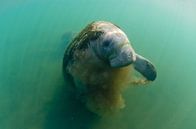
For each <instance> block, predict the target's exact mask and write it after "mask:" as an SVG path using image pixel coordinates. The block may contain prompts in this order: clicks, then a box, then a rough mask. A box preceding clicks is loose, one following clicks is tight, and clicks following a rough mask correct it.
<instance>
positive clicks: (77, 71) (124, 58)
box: [63, 21, 157, 115]
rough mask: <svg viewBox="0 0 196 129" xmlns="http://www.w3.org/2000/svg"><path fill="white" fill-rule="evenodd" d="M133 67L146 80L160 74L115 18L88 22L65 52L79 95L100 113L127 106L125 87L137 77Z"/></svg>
mask: <svg viewBox="0 0 196 129" xmlns="http://www.w3.org/2000/svg"><path fill="white" fill-rule="evenodd" d="M133 70H135V71H137V72H139V73H140V74H141V76H143V77H144V78H145V82H150V81H154V80H155V79H156V76H157V73H156V69H155V67H154V65H153V64H152V63H151V62H150V61H149V60H147V59H146V58H144V57H143V56H141V55H139V54H137V53H136V52H135V50H134V49H133V47H132V46H131V43H130V41H129V39H128V37H127V36H126V34H125V33H124V32H123V31H122V30H121V28H120V27H118V26H117V25H115V24H113V23H111V22H106V21H95V22H92V23H90V24H88V25H87V26H86V27H85V28H84V29H83V30H82V31H81V32H80V33H78V35H76V36H75V38H73V40H72V41H71V42H70V43H69V45H68V47H67V48H66V50H65V53H64V59H63V73H64V75H66V76H67V75H68V76H69V80H70V81H73V83H74V87H75V89H76V90H77V91H78V94H79V99H80V100H81V101H82V102H84V103H85V105H86V106H87V108H88V109H89V110H90V111H92V112H95V113H97V114H99V115H103V114H107V113H111V112H115V111H117V110H119V109H121V108H123V107H124V100H123V98H122V95H121V94H122V89H124V87H125V85H128V84H131V82H132V81H133V80H134V79H133V77H132V76H134V75H133V72H132V71H133ZM131 80H132V81H131ZM142 82H143V81H141V82H140V81H138V83H139V84H140V83H141V84H143V83H142Z"/></svg>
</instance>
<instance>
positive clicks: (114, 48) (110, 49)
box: [89, 22, 156, 81]
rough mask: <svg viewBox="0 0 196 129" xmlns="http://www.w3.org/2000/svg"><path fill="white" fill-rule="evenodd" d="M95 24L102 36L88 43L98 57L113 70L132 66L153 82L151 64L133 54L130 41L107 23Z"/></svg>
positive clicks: (121, 32) (153, 75)
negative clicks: (106, 61) (106, 62)
mask: <svg viewBox="0 0 196 129" xmlns="http://www.w3.org/2000/svg"><path fill="white" fill-rule="evenodd" d="M97 24H98V25H97V28H99V29H101V30H102V31H104V34H103V35H102V36H100V37H99V38H98V39H97V40H95V41H92V42H90V44H89V46H90V47H91V48H93V50H94V51H95V52H96V54H97V55H98V56H99V57H102V58H103V59H105V60H108V61H109V63H110V66H111V67H114V68H119V67H124V66H127V65H130V64H133V66H134V68H135V69H136V70H137V71H138V72H140V73H141V74H142V75H143V76H144V77H146V79H148V80H150V81H153V80H155V78H156V70H155V68H154V66H153V65H152V63H151V62H150V61H148V60H147V59H145V58H144V57H142V56H140V55H138V54H136V53H135V51H134V49H133V48H132V46H131V44H130V41H129V40H128V38H127V36H126V35H125V33H124V32H123V31H122V30H120V28H118V27H117V26H115V25H113V24H111V23H108V22H97Z"/></svg>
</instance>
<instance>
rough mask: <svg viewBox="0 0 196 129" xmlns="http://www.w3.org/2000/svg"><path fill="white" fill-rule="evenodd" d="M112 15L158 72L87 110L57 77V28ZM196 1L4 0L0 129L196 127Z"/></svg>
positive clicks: (61, 44) (0, 8) (76, 27)
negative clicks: (120, 100) (116, 103)
mask: <svg viewBox="0 0 196 129" xmlns="http://www.w3.org/2000/svg"><path fill="white" fill-rule="evenodd" d="M96 20H106V21H111V22H113V23H115V24H117V25H118V26H120V27H121V28H122V29H123V30H124V31H125V32H126V34H127V35H128V37H129V38H130V40H131V41H132V45H133V47H134V48H135V50H136V51H137V52H138V53H140V54H142V55H144V56H145V57H147V58H148V59H150V60H151V61H152V62H153V63H154V64H155V66H156V68H157V72H158V78H157V79H156V81H155V82H153V83H151V84H149V85H148V86H146V87H144V86H139V87H130V88H128V89H126V91H125V93H124V97H125V100H126V108H125V109H123V110H122V111H121V112H120V113H117V114H115V115H113V116H111V117H107V118H100V117H97V116H96V115H94V114H93V113H90V112H88V111H87V109H85V107H83V106H82V104H81V103H79V102H77V101H76V100H75V99H74V97H73V96H72V95H73V94H72V92H71V90H70V89H69V88H67V86H68V85H71V84H70V82H69V81H66V80H64V79H63V76H62V59H63V53H64V49H65V46H66V44H65V42H66V41H62V35H63V34H65V33H67V32H74V33H75V32H79V31H80V30H81V29H82V28H83V27H85V26H86V24H88V23H90V22H92V21H96ZM195 34H196V1H194V0H187V1H181V0H166V1H161V0H149V1H145V0H123V1H118V0H108V1H104V0H99V1H96V0H91V1H90V0H81V1H71V0H57V1H52V0H15V1H14V0H1V1H0V129H195V128H196V124H195V120H196V109H195V108H196V94H195V91H196V87H195V85H196V81H195V74H194V73H195V72H196V67H195V66H196V61H195V57H194V56H195V54H196V52H195V50H196V38H195V36H196V35H195Z"/></svg>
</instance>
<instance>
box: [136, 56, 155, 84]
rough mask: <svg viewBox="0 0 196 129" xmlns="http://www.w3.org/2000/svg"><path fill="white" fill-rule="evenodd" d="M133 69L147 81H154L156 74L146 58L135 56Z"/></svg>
mask: <svg viewBox="0 0 196 129" xmlns="http://www.w3.org/2000/svg"><path fill="white" fill-rule="evenodd" d="M133 66H134V68H135V69H136V70H137V71H138V72H139V73H141V74H142V75H143V76H144V77H145V78H146V79H147V80H149V81H153V80H155V78H156V76H157V73H156V70H155V67H154V65H153V64H152V63H151V62H150V61H149V60H147V59H146V58H144V57H142V56H140V55H138V54H136V60H135V62H134V63H133Z"/></svg>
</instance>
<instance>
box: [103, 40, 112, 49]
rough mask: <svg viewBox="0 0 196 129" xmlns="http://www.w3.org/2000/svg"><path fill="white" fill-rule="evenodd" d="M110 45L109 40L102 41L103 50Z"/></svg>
mask: <svg viewBox="0 0 196 129" xmlns="http://www.w3.org/2000/svg"><path fill="white" fill-rule="evenodd" d="M110 43H111V41H109V40H106V41H104V42H103V47H104V48H105V47H108V46H109V45H110Z"/></svg>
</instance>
